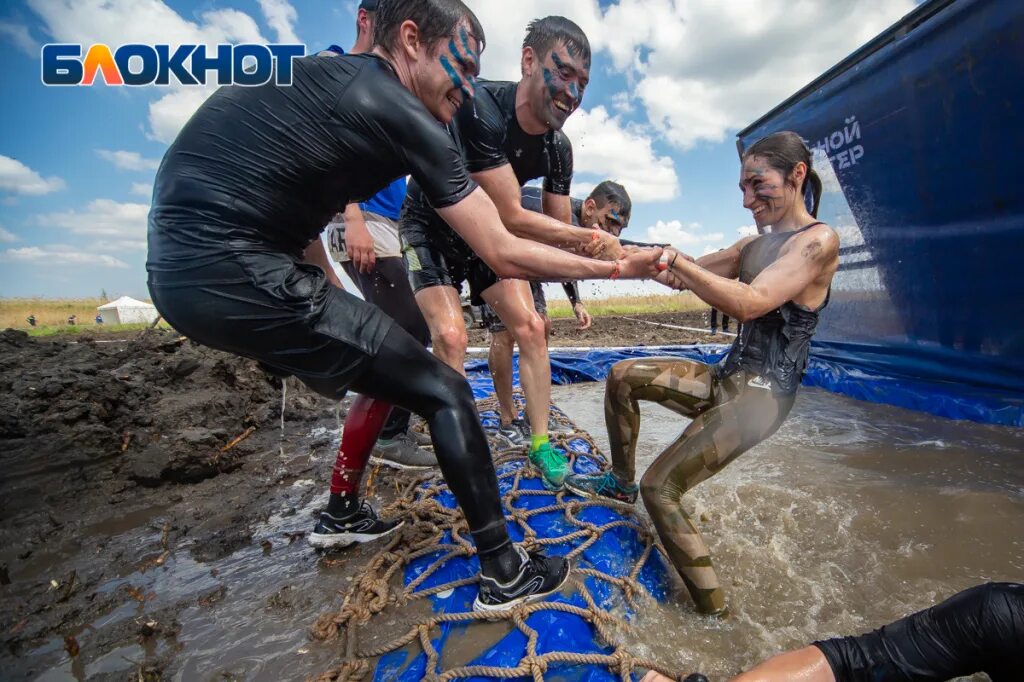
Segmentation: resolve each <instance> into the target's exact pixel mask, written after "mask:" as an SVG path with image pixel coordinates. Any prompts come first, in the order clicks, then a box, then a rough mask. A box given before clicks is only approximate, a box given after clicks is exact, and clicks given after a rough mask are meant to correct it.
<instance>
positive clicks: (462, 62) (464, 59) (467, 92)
mask: <svg viewBox="0 0 1024 682" xmlns="http://www.w3.org/2000/svg"><path fill="white" fill-rule="evenodd" d="M460 38H461V40H462V44H463V45H464V46H465V48H466V53H467V56H463V55H462V53H461V52H459V48H458V46H456V45H455V40H454V39H451V40H449V41H448V51H449V52H451V54H452V57H454V58H455V60H456V61H457V62H458V63H459V66H461V67H462V70H463V72H464V73H467V76H466V79H467V80H468V81H469V82H468V83H466V81H463V80H462V78H461V77H460V76H459V75H458V73H456V71H455V68H454V67H453V66H452V63H451V62H450V61H448V59H447V57H444V56H442V57H441V65H442V66H443V67H444V69H445V71H446V72H447V73H448V77H449V78H450V79H451V81H452V83H454V84H455V87H457V88H459V90H460V91H461V92H462V96H463V97H464V98H465V99H471V98H472V97H473V90H471V89H470V88H471V87H475V86H476V78H474V77H473V75H472V74H471V73H469V72H471V71H472V70H473V64H472V62H471V61H470V59H472V58H474V57H475V56H476V55H475V54H474V53H473V50H471V49H470V48H469V36H468V34H467V33H466V30H465V29H461V30H460Z"/></svg>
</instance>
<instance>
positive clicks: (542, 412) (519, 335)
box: [401, 17, 622, 490]
mask: <svg viewBox="0 0 1024 682" xmlns="http://www.w3.org/2000/svg"><path fill="white" fill-rule="evenodd" d="M521 70H522V74H523V77H522V79H521V80H520V81H519V82H518V83H511V82H505V81H479V82H478V83H476V89H477V96H476V97H475V98H474V99H473V100H472V101H471V102H468V103H466V104H465V105H463V107H462V108H461V109H460V110H459V112H458V114H457V115H456V120H455V125H454V126H449V129H450V132H451V134H452V136H453V138H454V139H455V140H456V142H457V143H459V144H460V145H461V146H462V147H463V149H464V154H465V158H466V165H467V168H468V169H469V171H470V173H471V175H472V177H473V179H474V180H475V181H476V182H478V183H479V184H480V186H481V187H483V189H484V190H485V191H486V192H487V195H488V196H489V197H491V199H492V200H493V201H494V203H495V206H496V207H497V209H498V213H499V215H500V216H501V219H502V222H503V223H504V224H505V227H506V228H508V230H509V231H510V232H512V233H513V234H515V235H517V236H520V237H524V238H528V239H532V240H536V241H539V242H543V243H546V244H551V245H554V246H558V247H561V248H564V249H570V250H576V251H584V252H586V253H589V254H590V255H594V256H600V257H603V258H608V259H617V258H620V257H621V256H622V248H621V246H620V245H619V242H618V240H617V239H616V238H615V237H614V236H612V235H611V234H609V233H607V232H603V231H602V230H599V229H588V228H586V227H575V226H573V225H572V220H571V212H572V206H571V202H570V200H569V185H570V183H571V181H572V146H571V144H570V142H569V139H568V138H567V137H566V136H565V134H564V133H562V131H561V128H562V125H563V124H564V123H565V120H566V119H567V118H568V117H569V115H570V114H572V112H573V111H575V110H576V109H577V108H578V107H579V106H580V103H581V101H582V97H583V92H584V90H585V88H586V86H587V82H588V81H589V78H590V43H589V42H588V40H587V37H586V35H584V33H583V31H582V30H580V28H579V27H578V26H577V25H576V24H574V23H573V22H571V21H569V20H568V19H565V18H564V17H545V18H543V19H537V20H535V21H533V22H531V23H530V25H529V26H528V27H527V34H526V39H525V40H524V41H523V50H522V61H521ZM540 177H543V178H544V192H543V196H542V202H541V203H542V209H543V213H537V212H534V211H529V210H527V209H524V208H523V206H522V204H521V201H520V188H521V187H522V186H523V185H525V184H526V183H527V182H528V181H529V180H532V179H534V178H540ZM401 234H402V241H403V243H404V253H405V257H406V263H407V264H408V266H409V277H410V279H411V282H412V287H413V290H414V291H415V292H416V300H417V302H418V303H419V305H420V309H421V310H422V311H423V315H424V317H425V318H426V320H427V325H428V326H429V327H430V335H431V338H432V340H433V343H434V352H435V354H437V355H438V357H440V358H441V359H442V360H444V361H445V362H446V363H447V364H448V365H449V366H451V367H452V368H454V369H456V370H458V371H460V372H461V371H463V363H464V361H465V354H466V344H467V338H466V328H465V323H464V322H463V320H462V312H461V305H460V302H459V293H458V292H459V287H460V286H461V282H462V280H463V279H468V280H469V288H470V298H471V301H472V302H473V303H474V304H476V305H480V304H482V303H487V304H488V305H490V306H491V307H492V308H493V309H494V311H495V312H496V313H497V315H498V317H499V318H501V320H502V321H503V322H504V324H505V326H506V328H507V329H508V330H509V332H510V333H511V335H512V337H513V338H514V339H515V341H516V343H518V344H519V349H520V376H521V378H522V384H523V391H524V393H525V394H526V411H527V416H528V418H529V423H530V430H531V443H530V448H529V453H530V459H531V461H532V462H533V463H534V465H535V466H537V467H538V469H539V470H540V471H541V474H542V476H543V481H544V485H545V486H547V487H548V488H550V489H553V490H555V489H558V488H560V487H561V486H562V483H563V482H564V480H565V476H566V474H567V472H568V466H567V462H566V459H565V457H564V456H562V455H561V454H559V453H558V452H557V451H555V450H554V448H552V447H551V444H550V442H549V441H548V419H549V413H550V404H551V364H550V361H549V359H548V351H547V338H546V335H545V332H544V321H543V319H542V318H541V316H540V315H538V314H537V312H536V310H535V309H534V304H533V297H532V295H531V291H530V286H529V284H527V283H526V282H523V281H518V280H513V279H505V278H501V277H499V276H498V275H497V274H496V273H495V272H494V271H493V270H492V269H491V268H489V267H488V266H487V265H486V264H485V263H483V262H481V261H480V259H479V257H478V254H475V253H474V251H473V249H472V248H471V247H470V246H468V245H467V244H466V243H465V242H464V241H463V240H461V239H460V238H459V237H458V236H457V235H455V234H454V233H452V232H451V230H448V229H446V228H445V226H444V224H443V222H442V221H440V219H439V217H438V215H437V214H436V212H435V211H434V210H433V208H431V205H430V202H429V198H428V197H425V196H424V195H423V193H422V192H421V191H420V188H419V187H418V185H417V184H416V183H415V182H413V183H411V184H410V187H409V195H408V197H407V198H406V202H405V206H404V208H403V212H402V220H401Z"/></svg>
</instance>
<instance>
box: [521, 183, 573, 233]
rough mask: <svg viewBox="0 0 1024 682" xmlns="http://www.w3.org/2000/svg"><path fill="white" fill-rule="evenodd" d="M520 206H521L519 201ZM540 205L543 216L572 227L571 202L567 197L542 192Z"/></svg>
mask: <svg viewBox="0 0 1024 682" xmlns="http://www.w3.org/2000/svg"><path fill="white" fill-rule="evenodd" d="M520 191H521V190H520ZM520 205H522V202H521V201H520ZM540 205H541V210H542V211H544V214H545V215H549V216H551V217H552V218H554V219H555V220H557V221H559V222H561V223H568V224H570V225H572V200H571V199H570V198H569V196H568V195H562V194H554V193H553V192H542V193H541V195H540Z"/></svg>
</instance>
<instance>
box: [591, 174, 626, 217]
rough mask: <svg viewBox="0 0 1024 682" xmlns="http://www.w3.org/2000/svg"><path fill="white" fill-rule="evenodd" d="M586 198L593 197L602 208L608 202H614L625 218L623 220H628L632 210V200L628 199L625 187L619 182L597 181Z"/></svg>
mask: <svg viewBox="0 0 1024 682" xmlns="http://www.w3.org/2000/svg"><path fill="white" fill-rule="evenodd" d="M587 198H588V199H593V200H594V202H595V203H596V204H597V206H598V208H603V207H604V206H605V205H606V204H608V203H613V204H615V205H616V206H618V207H619V212H620V213H622V215H623V217H624V218H625V221H624V222H629V214H630V213H631V212H632V210H633V202H632V201H631V200H630V198H629V193H628V192H627V191H626V188H625V187H623V186H622V185H620V184H619V183H617V182H613V181H611V180H605V181H604V182H601V183H598V185H597V187H595V188H594V189H593V190H591V192H590V196H588V197H587ZM623 227H625V226H623Z"/></svg>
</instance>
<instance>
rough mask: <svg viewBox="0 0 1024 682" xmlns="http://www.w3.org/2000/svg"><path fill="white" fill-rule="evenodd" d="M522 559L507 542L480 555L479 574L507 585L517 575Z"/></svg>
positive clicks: (513, 546)
mask: <svg viewBox="0 0 1024 682" xmlns="http://www.w3.org/2000/svg"><path fill="white" fill-rule="evenodd" d="M522 567H523V558H522V557H521V556H519V552H517V551H516V548H515V545H513V544H512V541H511V540H509V542H508V543H507V544H505V545H504V546H502V547H500V548H498V549H494V550H491V551H490V552H487V553H482V554H480V572H481V573H483V574H484V575H485V576H487V577H488V578H493V579H494V580H497V581H498V582H499V583H507V582H509V581H511V580H512V579H513V578H515V577H516V576H517V575H518V574H519V569H520V568H522Z"/></svg>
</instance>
